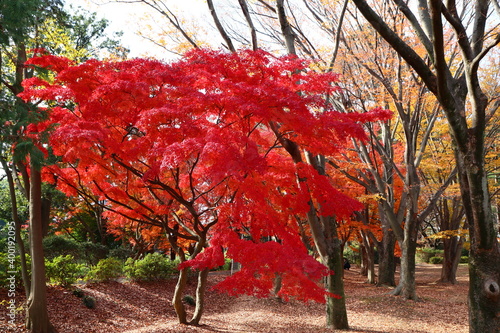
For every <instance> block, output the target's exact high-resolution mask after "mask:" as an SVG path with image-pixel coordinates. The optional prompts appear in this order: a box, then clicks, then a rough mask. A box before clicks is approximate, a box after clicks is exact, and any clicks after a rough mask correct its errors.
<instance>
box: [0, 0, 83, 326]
mask: <svg viewBox="0 0 500 333" xmlns="http://www.w3.org/2000/svg"><path fill="white" fill-rule="evenodd" d="M0 13H1V16H2V23H1V26H0V43H1V56H0V68H1V73H0V75H1V77H0V79H1V90H0V107H1V111H2V112H1V113H0V120H1V122H2V127H1V130H0V131H1V132H0V135H1V140H0V141H1V142H0V145H1V146H0V155H1V157H0V158H1V162H2V168H3V170H4V172H5V173H6V176H7V179H8V183H9V189H10V192H11V202H12V208H13V210H12V216H13V220H14V221H15V225H16V241H17V245H18V247H19V250H20V251H19V252H20V256H21V266H22V273H23V282H24V286H25V291H26V294H27V298H28V306H27V327H28V328H29V329H30V330H31V331H34V332H52V331H55V329H54V328H53V327H52V325H51V324H50V322H49V320H48V314H47V308H46V299H45V271H44V258H43V247H42V238H43V236H44V235H45V234H46V231H47V225H48V217H49V214H48V213H49V209H50V202H49V201H48V200H46V199H43V198H42V188H41V178H40V168H41V166H42V165H43V164H44V163H45V162H44V160H45V159H46V158H47V156H48V155H47V149H46V148H45V147H44V146H43V144H44V136H43V133H42V132H41V131H38V129H37V125H36V124H37V123H39V122H40V121H42V120H43V119H44V117H45V116H46V114H45V113H44V112H43V111H40V110H39V109H36V108H34V107H33V106H32V105H29V104H27V103H24V102H23V101H22V100H20V99H19V98H17V97H16V96H17V95H18V94H19V93H20V92H22V90H23V88H22V86H21V81H22V80H23V79H26V78H29V77H31V76H32V75H33V70H32V69H28V68H27V67H25V66H24V63H25V61H26V60H27V57H28V54H29V53H30V49H32V48H35V49H36V48H38V47H41V46H47V47H50V46H55V45H57V47H55V49H54V51H58V52H67V54H68V55H69V54H71V55H72V56H74V57H75V58H77V57H78V56H79V55H78V54H77V53H78V52H76V48H75V47H73V46H74V44H72V43H71V41H70V39H69V38H65V37H67V36H68V33H67V32H68V30H69V28H68V26H67V25H64V24H63V23H64V22H68V21H69V18H70V16H68V15H67V14H66V13H65V12H64V11H63V10H62V3H61V2H60V1H38V0H30V1H10V2H2V4H1V5H0ZM77 22H78V20H74V23H77ZM65 32H66V34H64V33H65ZM41 35H43V36H44V37H45V38H43V39H39V38H37V36H41ZM76 35H77V33H76V34H75V35H74V36H76ZM47 37H48V38H47ZM63 45H64V46H63ZM71 51H75V53H71ZM15 187H17V190H19V191H21V192H22V193H23V194H24V195H25V196H26V197H27V198H28V199H29V205H30V213H29V221H30V222H29V235H30V242H29V251H30V254H31V258H32V260H31V266H32V267H31V282H30V279H29V276H28V273H27V272H28V270H27V267H26V259H25V252H26V251H25V249H24V243H23V241H22V239H21V236H20V228H21V224H22V223H24V221H22V220H21V218H20V215H19V213H18V211H17V206H18V205H17V198H16V192H17V191H16V188H15Z"/></svg>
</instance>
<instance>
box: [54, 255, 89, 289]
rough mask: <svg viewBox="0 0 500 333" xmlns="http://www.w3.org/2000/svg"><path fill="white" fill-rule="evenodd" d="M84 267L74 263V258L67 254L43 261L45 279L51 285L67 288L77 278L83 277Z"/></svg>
mask: <svg viewBox="0 0 500 333" xmlns="http://www.w3.org/2000/svg"><path fill="white" fill-rule="evenodd" d="M84 269H85V266H84V265H82V264H78V263H76V262H75V258H74V257H73V256H72V255H70V254H68V255H66V256H58V257H55V258H54V259H52V260H48V259H45V270H46V277H47V279H48V280H49V281H50V282H51V283H55V284H58V285H62V286H68V285H71V284H73V283H75V282H76V281H77V279H78V277H80V276H83V275H84Z"/></svg>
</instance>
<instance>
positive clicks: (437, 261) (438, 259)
mask: <svg viewBox="0 0 500 333" xmlns="http://www.w3.org/2000/svg"><path fill="white" fill-rule="evenodd" d="M443 259H444V258H443V257H431V258H430V259H429V264H442V263H443Z"/></svg>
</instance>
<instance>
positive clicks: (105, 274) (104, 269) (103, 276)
mask: <svg viewBox="0 0 500 333" xmlns="http://www.w3.org/2000/svg"><path fill="white" fill-rule="evenodd" d="M122 274H123V262H122V261H121V260H120V259H117V258H112V257H110V258H107V259H101V260H99V262H98V263H97V265H95V266H93V267H92V268H91V269H90V271H89V272H88V273H87V276H86V280H94V281H109V280H113V279H117V278H119V277H121V276H122Z"/></svg>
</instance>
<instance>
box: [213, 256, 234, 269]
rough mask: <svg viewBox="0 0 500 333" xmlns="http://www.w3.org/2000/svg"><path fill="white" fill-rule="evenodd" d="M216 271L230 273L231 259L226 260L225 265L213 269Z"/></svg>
mask: <svg viewBox="0 0 500 333" xmlns="http://www.w3.org/2000/svg"><path fill="white" fill-rule="evenodd" d="M213 270H214V271H229V270H231V258H225V259H224V265H222V266H219V267H217V268H214V269H213Z"/></svg>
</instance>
